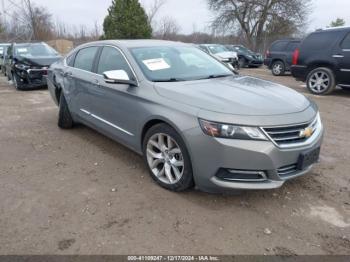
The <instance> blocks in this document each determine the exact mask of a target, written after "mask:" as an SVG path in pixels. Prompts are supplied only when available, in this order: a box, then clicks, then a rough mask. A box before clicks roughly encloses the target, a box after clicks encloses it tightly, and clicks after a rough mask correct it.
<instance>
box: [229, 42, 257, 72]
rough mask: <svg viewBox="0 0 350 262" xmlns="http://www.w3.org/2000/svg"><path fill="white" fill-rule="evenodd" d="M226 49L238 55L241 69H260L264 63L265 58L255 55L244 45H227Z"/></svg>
mask: <svg viewBox="0 0 350 262" xmlns="http://www.w3.org/2000/svg"><path fill="white" fill-rule="evenodd" d="M226 48H227V49H228V50H230V51H233V52H236V53H237V55H238V63H239V67H240V68H244V67H260V66H262V65H263V63H264V58H263V56H262V55H261V54H259V53H254V52H253V51H252V50H250V49H248V48H246V47H245V46H243V45H226Z"/></svg>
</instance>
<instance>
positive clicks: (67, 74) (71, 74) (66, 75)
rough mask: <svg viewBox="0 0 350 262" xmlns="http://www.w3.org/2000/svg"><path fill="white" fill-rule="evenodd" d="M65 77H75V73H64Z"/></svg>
mask: <svg viewBox="0 0 350 262" xmlns="http://www.w3.org/2000/svg"><path fill="white" fill-rule="evenodd" d="M63 76H64V77H69V76H73V73H72V72H65V73H63Z"/></svg>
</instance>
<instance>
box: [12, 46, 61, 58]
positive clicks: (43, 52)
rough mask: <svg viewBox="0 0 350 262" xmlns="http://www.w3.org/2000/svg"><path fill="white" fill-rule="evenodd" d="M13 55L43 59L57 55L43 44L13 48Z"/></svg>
mask: <svg viewBox="0 0 350 262" xmlns="http://www.w3.org/2000/svg"><path fill="white" fill-rule="evenodd" d="M15 53H16V55H19V56H25V57H38V56H40V57H45V56H57V55H58V53H57V52H56V51H55V50H54V49H53V48H51V47H50V46H48V45H47V44H44V43H36V44H23V45H18V46H16V47H15Z"/></svg>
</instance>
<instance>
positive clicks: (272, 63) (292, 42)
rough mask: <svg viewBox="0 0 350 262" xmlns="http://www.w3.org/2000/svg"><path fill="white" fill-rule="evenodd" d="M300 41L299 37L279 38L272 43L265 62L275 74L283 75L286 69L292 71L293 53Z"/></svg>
mask: <svg viewBox="0 0 350 262" xmlns="http://www.w3.org/2000/svg"><path fill="white" fill-rule="evenodd" d="M300 43H301V40H299V39H285V40H277V41H275V42H273V43H272V45H271V47H270V49H268V50H267V51H266V58H265V60H264V64H265V65H266V66H267V67H268V68H269V69H270V70H271V71H272V74H273V75H275V76H282V75H284V74H285V72H286V71H290V67H291V65H292V57H293V53H294V51H295V49H297V48H298V46H299V45H300Z"/></svg>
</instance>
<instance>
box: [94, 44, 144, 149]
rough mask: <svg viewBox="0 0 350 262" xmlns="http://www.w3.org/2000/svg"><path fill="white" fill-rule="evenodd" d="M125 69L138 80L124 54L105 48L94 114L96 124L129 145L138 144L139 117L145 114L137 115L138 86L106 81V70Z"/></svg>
mask: <svg viewBox="0 0 350 262" xmlns="http://www.w3.org/2000/svg"><path fill="white" fill-rule="evenodd" d="M113 70H124V71H125V72H126V73H127V74H128V76H129V78H130V79H135V75H134V74H133V72H132V70H131V68H130V66H129V64H128V62H127V61H126V59H125V57H124V56H123V54H122V53H121V51H120V50H119V49H117V48H115V47H112V46H105V47H104V48H103V50H102V52H101V55H100V59H99V63H98V65H97V69H96V73H97V75H96V77H95V83H97V85H96V86H95V87H94V89H93V91H92V92H91V93H90V95H91V96H90V101H91V113H92V116H93V117H94V118H95V121H94V124H95V125H97V126H98V127H99V128H101V129H102V130H104V131H105V132H107V133H108V134H110V135H111V136H113V137H115V138H117V139H118V140H119V141H122V142H124V143H126V144H128V145H133V143H135V141H136V139H135V132H136V122H137V121H135V120H136V118H137V117H138V116H139V115H142V114H141V113H140V112H135V108H138V107H134V105H135V103H137V98H136V97H137V96H138V92H139V88H138V87H132V86H130V85H126V84H110V83H106V82H105V81H104V77H103V73H104V72H106V71H113Z"/></svg>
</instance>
